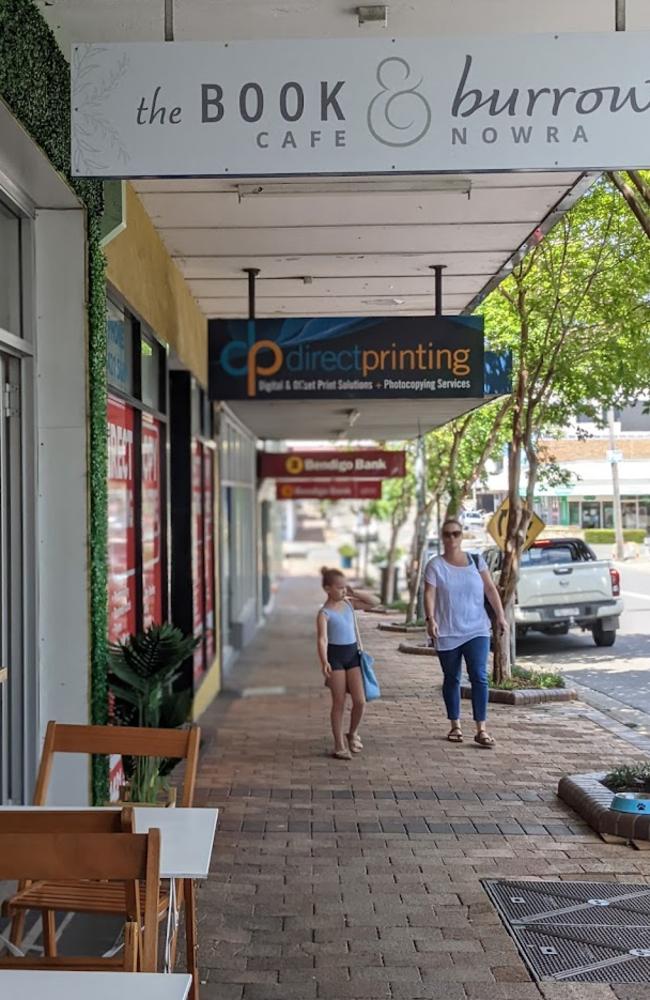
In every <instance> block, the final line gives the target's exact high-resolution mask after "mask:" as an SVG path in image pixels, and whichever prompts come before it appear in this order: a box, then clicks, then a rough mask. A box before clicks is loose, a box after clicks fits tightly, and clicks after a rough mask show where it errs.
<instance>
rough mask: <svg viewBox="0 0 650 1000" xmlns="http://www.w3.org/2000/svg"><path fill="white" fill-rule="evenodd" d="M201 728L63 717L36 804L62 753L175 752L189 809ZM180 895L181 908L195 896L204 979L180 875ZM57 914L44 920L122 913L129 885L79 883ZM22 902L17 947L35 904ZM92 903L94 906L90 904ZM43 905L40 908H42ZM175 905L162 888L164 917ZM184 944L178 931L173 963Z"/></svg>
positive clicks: (193, 959) (42, 769)
mask: <svg viewBox="0 0 650 1000" xmlns="http://www.w3.org/2000/svg"><path fill="white" fill-rule="evenodd" d="M200 738H201V730H200V729H199V728H198V726H191V727H190V728H189V729H146V728H138V727H131V726H75V725H66V724H62V723H57V722H49V723H48V726H47V730H46V733H45V741H44V743H43V752H42V755H41V761H40V765H39V769H38V775H37V777H36V786H35V790H34V805H38V806H42V805H45V804H46V802H47V793H48V788H49V783H50V779H51V776H52V768H53V766H54V759H55V755H56V754H62V753H74V754H88V755H92V754H104V755H110V754H122V755H124V756H128V757H174V758H177V759H179V760H184V761H185V774H184V780H183V787H182V793H181V797H180V806H181V808H189V807H191V805H192V804H193V802H194V789H195V787H196V772H197V768H198V762H199V742H200ZM175 889H176V900H177V905H178V908H179V911H180V907H181V906H182V904H183V901H184V897H189V899H187V900H186V901H187V902H188V903H190V904H191V905H190V906H189V908H188V909H189V912H188V913H187V919H186V922H185V928H186V943H187V967H188V970H189V971H190V972H193V974H194V977H195V979H196V980H197V981H198V967H197V950H198V944H197V936H196V924H195V919H194V916H193V915H194V909H195V903H194V895H193V892H194V887H193V886H192V885H191V884H190V883H189V882H185V883H183V882H182V881H180V880H178V881H177V883H176V886H175ZM52 899H53V903H54V904H55V905H53V906H52V913H51V915H48V914H46V913H45V912H44V913H43V923H44V924H45V922H46V921H49V922H50V923H52V921H53V920H54V911H56V910H58V911H59V912H62V911H66V912H73V913H88V912H92V913H105V914H117V915H121V914H123V913H125V912H126V911H127V899H126V895H125V891H124V888H123V887H120V886H119V885H116V884H114V885H113V886H107V887H102V892H101V893H100V894H95V895H94V896H93V895H92V893H91V892H90V891H89V889H88V887H87V886H79V890H78V893H77V895H76V896H75V893H74V892H73V891H72V889H70V888H69V889H68V891H67V892H66V895H65V898H63V897H62V896H61V895H59V896H58V897H57V898H56V899H54V894H53V895H52ZM21 901H22V905H21V906H19V905H18V903H16V915H15V917H14V919H13V921H12V926H11V942H12V943H13V944H15V945H17V946H19V945H20V942H21V940H22V936H23V932H24V926H25V914H26V911H27V910H28V909H32V908H33V907H32V904H31V902H30V896H29V895H28V894H27V895H24V896H22V897H21ZM90 905H92V906H93V909H92V910H88V909H87V907H88V906H90ZM36 908H37V909H40V907H36ZM168 908H169V894H168V893H167V892H160V893H159V900H158V920H159V921H163V920H164V919H165V918H166V916H167V911H168ZM46 938H47V939H48V940H51V935H49V934H46V932H45V929H44V940H45V939H46ZM177 943H178V933H177V931H176V932H175V933H174V936H173V940H172V964H173V963H174V962H175V959H176V949H177Z"/></svg>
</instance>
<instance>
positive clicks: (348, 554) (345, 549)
mask: <svg viewBox="0 0 650 1000" xmlns="http://www.w3.org/2000/svg"><path fill="white" fill-rule="evenodd" d="M356 554H357V550H356V549H355V547H354V545H350V544H349V543H348V542H346V543H345V544H344V545H341V546H340V548H339V555H340V556H341V558H342V559H354V557H355V556H356Z"/></svg>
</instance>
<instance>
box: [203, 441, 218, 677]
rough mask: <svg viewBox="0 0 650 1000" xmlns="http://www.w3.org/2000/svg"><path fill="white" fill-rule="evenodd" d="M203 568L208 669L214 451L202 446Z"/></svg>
mask: <svg viewBox="0 0 650 1000" xmlns="http://www.w3.org/2000/svg"><path fill="white" fill-rule="evenodd" d="M203 539H204V541H203V552H204V556H203V564H204V566H203V568H204V571H205V615H204V621H205V631H204V635H205V665H206V668H207V669H208V670H209V669H210V667H211V666H212V663H213V661H214V657H215V653H216V648H217V647H216V636H215V619H214V615H215V609H214V603H215V601H214V598H215V594H214V589H215V585H214V580H215V565H214V452H213V450H212V448H207V447H206V446H205V445H204V446H203Z"/></svg>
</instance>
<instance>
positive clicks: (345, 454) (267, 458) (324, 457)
mask: <svg viewBox="0 0 650 1000" xmlns="http://www.w3.org/2000/svg"><path fill="white" fill-rule="evenodd" d="M258 462H259V466H258V474H259V476H260V478H261V479H333V478H338V477H344V478H348V477H349V478H350V479H402V478H403V477H404V476H405V475H406V452H404V451H381V450H380V449H378V448H376V449H373V450H367V451H291V452H284V453H277V452H265V451H262V452H260V453H259V459H258Z"/></svg>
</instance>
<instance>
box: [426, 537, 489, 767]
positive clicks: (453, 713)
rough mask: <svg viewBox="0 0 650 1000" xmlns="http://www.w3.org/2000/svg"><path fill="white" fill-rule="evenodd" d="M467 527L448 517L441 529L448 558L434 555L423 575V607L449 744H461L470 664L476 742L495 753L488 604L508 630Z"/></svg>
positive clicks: (487, 573)
mask: <svg viewBox="0 0 650 1000" xmlns="http://www.w3.org/2000/svg"><path fill="white" fill-rule="evenodd" d="M462 538H463V528H462V525H461V523H460V521H457V520H455V519H454V518H449V519H448V520H447V521H445V523H444V524H443V526H442V544H443V553H442V555H440V556H435V557H434V558H433V559H431V560H430V562H429V563H428V565H427V568H426V570H425V574H424V580H425V586H424V608H425V615H426V623H427V632H428V634H429V637H430V638H431V641H432V643H433V645H434V646H435V648H436V650H437V652H438V657H439V659H440V665H441V667H442V672H443V674H444V682H443V685H442V694H443V698H444V700H445V706H446V708H447V717H448V719H449V721H450V723H451V729H450V730H449V732H448V734H447V739H448V740H449V742H450V743H462V742H463V732H462V729H461V726H460V681H461V672H462V662H463V660H465V663H466V665H467V673H468V674H469V679H470V683H471V685H472V711H473V715H474V722H475V723H476V735H475V736H474V740H475V742H476V743H478V745H479V746H480V747H484V748H485V749H492V747H493V746H494V740H493V738H492V737H491V736H490V735H489V733H488V732H487V729H486V717H487V704H488V680H487V658H488V653H489V650H490V619H489V618H488V616H487V614H486V611H485V599H486V598H487V600H488V601H489V603H490V604H491V606H492V608H493V609H494V615H495V620H496V628H497V629H498V630H499V631H500V632H501V633H503V631H504V630H505V629H506V628H507V627H508V624H507V622H506V618H505V615H504V613H503V606H502V604H501V599H500V597H499V592H498V590H497V588H496V587H495V585H494V583H493V582H492V578H491V576H490V572H489V570H488V568H487V566H486V564H485V560H484V559H483V557H482V556H480V555H477V556H472V555H468V553H467V552H463V550H462V548H461V542H462Z"/></svg>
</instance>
